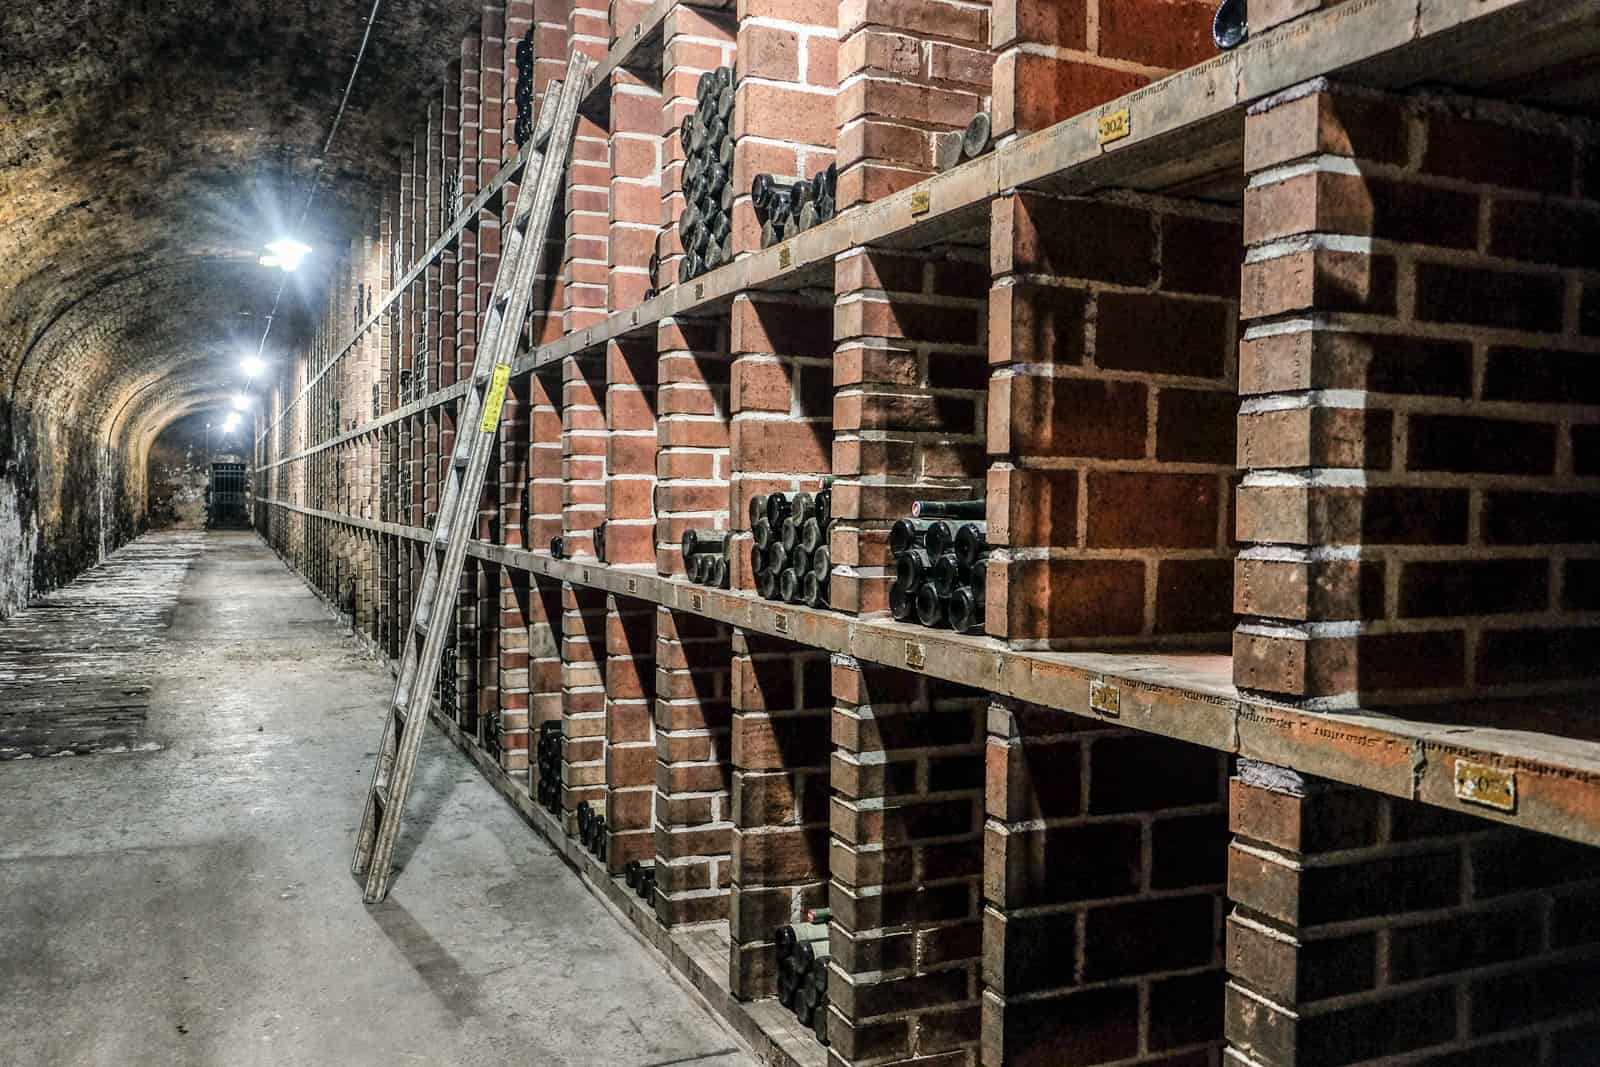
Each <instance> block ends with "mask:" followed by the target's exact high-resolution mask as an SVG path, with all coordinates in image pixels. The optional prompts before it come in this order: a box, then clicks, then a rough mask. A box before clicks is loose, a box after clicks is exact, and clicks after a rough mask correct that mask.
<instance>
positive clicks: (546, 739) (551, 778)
mask: <svg viewBox="0 0 1600 1067" xmlns="http://www.w3.org/2000/svg"><path fill="white" fill-rule="evenodd" d="M533 754H534V762H536V763H537V764H538V766H539V796H538V798H537V799H538V801H539V804H540V806H542V807H543V808H544V810H545V811H548V812H549V813H550V814H551V815H559V814H560V813H561V723H560V721H559V720H556V719H550V720H548V721H546V722H542V723H540V724H539V742H538V744H537V745H536V746H535V748H534V753H533Z"/></svg>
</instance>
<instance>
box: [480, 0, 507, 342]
mask: <svg viewBox="0 0 1600 1067" xmlns="http://www.w3.org/2000/svg"><path fill="white" fill-rule="evenodd" d="M505 32H506V5H505V4H504V3H503V2H491V3H486V4H484V5H483V18H482V31H481V33H482V43H481V45H480V47H481V49H482V51H481V53H480V60H481V62H480V63H479V66H478V94H479V95H478V160H477V162H478V188H480V189H481V188H483V187H484V186H486V185H488V184H489V182H490V181H491V180H492V179H493V178H494V176H495V173H496V172H498V171H499V170H500V152H501V148H502V146H503V145H504V143H505V142H506V141H507V140H509V139H510V138H511V133H512V131H511V130H509V129H504V128H502V126H501V120H502V118H503V114H502V112H503V106H504V101H505V92H506V84H505V67H506V59H507V56H506V52H507V48H506V40H505ZM512 206H513V205H511V204H510V203H509V202H505V203H502V205H501V208H500V211H499V212H498V213H496V212H494V211H485V212H482V213H481V214H479V216H478V314H479V315H484V314H486V309H487V308H488V307H489V301H490V299H491V298H492V294H493V293H494V280H495V276H496V275H497V274H498V273H499V271H500V244H501V233H500V227H501V223H502V221H504V220H505V219H509V218H510V217H511V211H512Z"/></svg>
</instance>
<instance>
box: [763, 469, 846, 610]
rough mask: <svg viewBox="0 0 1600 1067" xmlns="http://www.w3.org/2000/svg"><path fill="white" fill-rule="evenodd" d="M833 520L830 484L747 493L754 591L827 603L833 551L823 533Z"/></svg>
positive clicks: (778, 597)
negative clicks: (811, 488) (809, 489)
mask: <svg viewBox="0 0 1600 1067" xmlns="http://www.w3.org/2000/svg"><path fill="white" fill-rule="evenodd" d="M832 525H833V490H832V489H829V488H828V487H827V486H824V487H823V488H821V489H819V490H817V492H816V493H814V494H813V493H803V492H802V493H772V494H770V495H766V496H762V495H759V494H758V495H756V496H753V497H751V498H750V532H751V534H752V536H753V537H754V542H755V543H754V546H753V548H752V549H751V555H750V559H751V563H752V564H753V565H754V567H755V571H756V592H758V593H760V594H761V595H762V596H764V597H766V598H767V599H768V600H784V601H787V602H789V603H790V604H805V605H807V606H808V607H813V608H825V607H827V606H828V579H829V578H830V577H831V576H832V574H833V557H832V556H831V555H829V552H828V535H829V533H830V531H831V528H832Z"/></svg>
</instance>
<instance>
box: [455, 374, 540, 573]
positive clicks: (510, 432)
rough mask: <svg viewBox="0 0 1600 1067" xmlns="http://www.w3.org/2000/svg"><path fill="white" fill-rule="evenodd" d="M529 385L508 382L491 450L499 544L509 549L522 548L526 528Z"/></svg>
mask: <svg viewBox="0 0 1600 1067" xmlns="http://www.w3.org/2000/svg"><path fill="white" fill-rule="evenodd" d="M532 387H533V383H532V382H530V381H529V379H528V378H519V379H517V380H516V381H513V382H510V383H509V384H508V386H507V388H506V396H505V406H504V407H502V408H501V409H500V428H499V431H498V433H497V435H496V439H495V449H496V451H497V452H498V454H499V455H498V458H499V463H498V469H499V478H497V479H496V482H497V487H498V491H499V496H500V526H499V530H500V538H501V540H500V543H501V544H503V545H506V546H508V547H511V548H523V547H525V546H524V544H523V540H522V535H523V532H524V531H525V529H526V520H527V508H528V503H529V501H528V480H529V472H528V451H529V437H528V434H529V431H530V429H531V419H530V415H531V413H532V406H533V405H532V395H531V389H532ZM446 461H448V457H446Z"/></svg>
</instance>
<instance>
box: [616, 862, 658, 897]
mask: <svg viewBox="0 0 1600 1067" xmlns="http://www.w3.org/2000/svg"><path fill="white" fill-rule="evenodd" d="M622 880H623V881H624V882H626V883H627V885H628V888H629V889H631V890H633V893H634V895H635V896H637V897H638V898H639V899H640V900H642V901H644V902H645V903H647V904H648V903H649V902H650V901H651V899H652V898H653V897H654V896H655V892H656V869H655V868H654V867H646V866H645V865H644V864H642V863H640V862H639V861H638V860H629V861H628V863H627V865H626V866H625V867H623V868H622Z"/></svg>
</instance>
